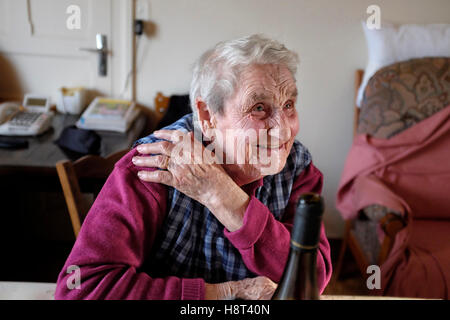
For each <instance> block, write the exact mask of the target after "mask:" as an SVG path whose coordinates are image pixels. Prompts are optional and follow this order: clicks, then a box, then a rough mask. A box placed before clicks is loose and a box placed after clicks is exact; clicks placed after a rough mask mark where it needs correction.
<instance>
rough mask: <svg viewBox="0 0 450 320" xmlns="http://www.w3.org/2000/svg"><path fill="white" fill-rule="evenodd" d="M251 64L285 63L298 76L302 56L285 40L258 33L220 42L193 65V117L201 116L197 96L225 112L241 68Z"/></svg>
mask: <svg viewBox="0 0 450 320" xmlns="http://www.w3.org/2000/svg"><path fill="white" fill-rule="evenodd" d="M252 64H275V65H284V66H286V67H287V68H288V69H289V71H290V72H291V73H292V76H293V78H294V80H295V74H296V73H297V66H298V64H299V58H298V55H297V53H295V52H294V51H291V50H288V49H287V48H286V47H285V46H284V45H283V44H281V43H279V42H278V41H276V40H272V39H269V38H267V37H265V36H263V35H259V34H255V35H251V36H247V37H244V38H240V39H236V40H230V41H224V42H219V43H218V44H217V45H216V46H214V48H212V49H210V50H208V51H206V52H205V53H204V54H203V55H202V56H201V57H200V58H199V59H198V60H197V61H196V63H195V65H194V70H193V77H192V82H191V89H190V93H189V97H190V100H191V108H192V111H193V113H194V120H198V115H197V110H196V107H195V104H196V100H197V98H198V97H201V98H202V100H203V101H204V102H205V103H206V105H207V106H208V107H209V108H210V109H211V110H212V111H213V112H218V113H219V114H223V105H224V101H225V100H226V99H227V98H229V97H231V96H232V95H233V93H234V92H235V90H236V85H237V82H238V79H239V76H240V73H241V71H242V70H243V69H244V68H245V67H248V66H249V65H252Z"/></svg>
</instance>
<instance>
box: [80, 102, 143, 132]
mask: <svg viewBox="0 0 450 320" xmlns="http://www.w3.org/2000/svg"><path fill="white" fill-rule="evenodd" d="M138 115H139V109H138V108H137V107H136V106H135V104H134V102H131V101H127V100H114V99H108V98H95V100H94V101H93V102H92V103H91V104H90V105H89V107H88V108H87V109H86V111H85V112H84V113H83V114H82V115H81V118H80V119H79V120H78V122H77V124H76V125H77V127H78V128H80V129H89V130H106V131H116V132H126V131H127V130H128V129H129V128H130V126H131V124H132V123H133V121H134V120H135V119H136V117H137V116H138Z"/></svg>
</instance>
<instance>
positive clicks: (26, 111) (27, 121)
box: [0, 94, 53, 136]
mask: <svg viewBox="0 0 450 320" xmlns="http://www.w3.org/2000/svg"><path fill="white" fill-rule="evenodd" d="M52 118H53V112H50V98H49V97H42V96H37V95H32V94H27V95H25V98H24V101H23V105H20V104H18V103H13V102H6V103H3V104H0V135H6V136H36V135H39V134H41V133H43V132H45V131H46V130H47V129H49V128H50V126H51V122H52Z"/></svg>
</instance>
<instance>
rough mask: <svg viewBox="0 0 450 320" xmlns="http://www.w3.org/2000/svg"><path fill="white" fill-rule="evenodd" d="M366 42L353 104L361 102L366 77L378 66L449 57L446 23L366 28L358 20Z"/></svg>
mask: <svg viewBox="0 0 450 320" xmlns="http://www.w3.org/2000/svg"><path fill="white" fill-rule="evenodd" d="M362 26H363V29H364V34H365V36H366V41H367V50H368V53H369V54H368V58H369V62H368V63H367V67H366V70H365V72H364V78H363V80H362V83H361V86H360V87H359V91H358V96H357V100H356V104H357V105H358V106H360V105H361V101H362V98H363V94H364V89H365V88H366V85H367V82H368V81H369V79H370V78H371V77H372V76H373V75H374V74H375V73H376V72H377V71H378V70H379V69H381V68H383V67H385V66H388V65H390V64H393V63H396V62H400V61H405V60H409V59H414V58H424V57H449V56H450V24H428V25H417V24H405V25H400V26H395V25H393V24H390V23H385V22H384V23H383V24H382V26H381V28H380V29H378V30H377V29H372V30H370V29H368V28H367V25H366V22H365V21H363V22H362Z"/></svg>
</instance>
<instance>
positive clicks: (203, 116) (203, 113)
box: [195, 97, 216, 136]
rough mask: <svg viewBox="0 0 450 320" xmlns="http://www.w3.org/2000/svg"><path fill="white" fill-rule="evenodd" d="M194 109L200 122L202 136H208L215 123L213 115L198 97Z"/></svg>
mask: <svg viewBox="0 0 450 320" xmlns="http://www.w3.org/2000/svg"><path fill="white" fill-rule="evenodd" d="M195 107H196V109H197V115H198V120H199V121H200V127H201V128H202V131H203V134H204V135H205V136H209V133H208V131H209V130H210V129H213V128H214V127H215V123H216V120H215V117H214V114H213V113H212V112H211V110H210V109H209V108H208V106H207V105H206V103H205V102H204V101H203V99H202V98H200V97H199V98H197V99H196V101H195Z"/></svg>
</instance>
